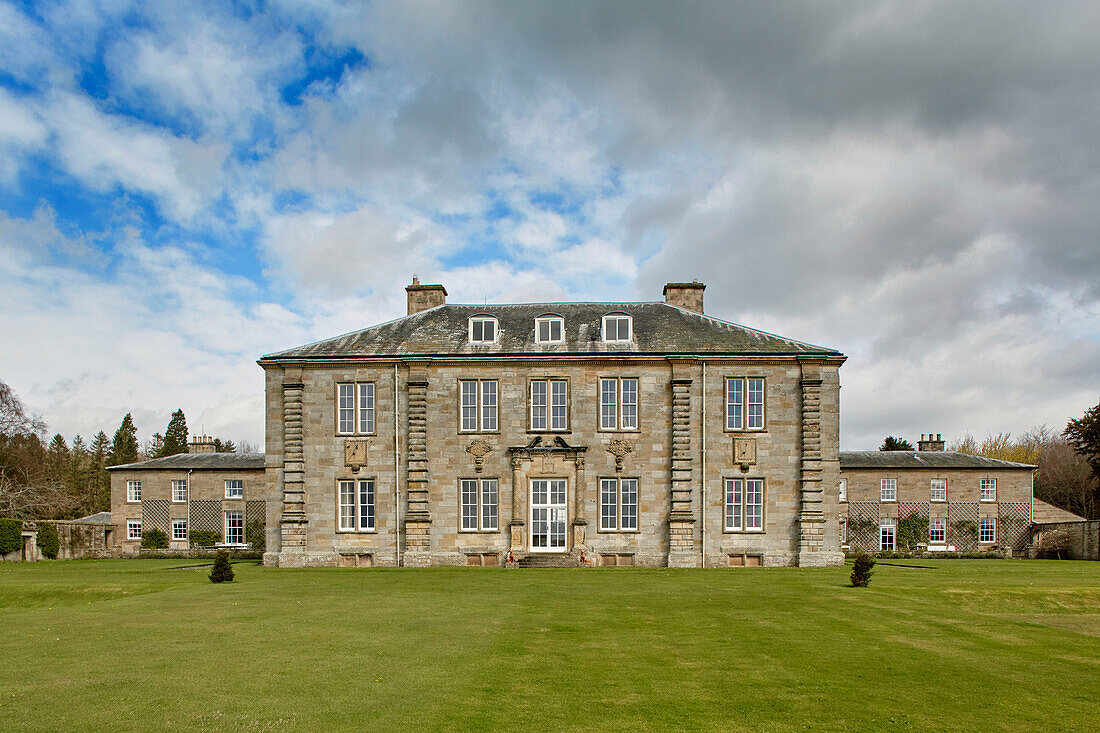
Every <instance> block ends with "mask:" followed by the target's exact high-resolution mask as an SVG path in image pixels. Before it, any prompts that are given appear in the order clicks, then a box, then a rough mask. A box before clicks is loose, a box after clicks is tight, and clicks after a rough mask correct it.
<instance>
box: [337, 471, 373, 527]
mask: <svg viewBox="0 0 1100 733" xmlns="http://www.w3.org/2000/svg"><path fill="white" fill-rule="evenodd" d="M349 496H350V498H351V501H350V502H348V501H347V498H348V497H349ZM377 502H378V486H377V483H376V482H375V480H374V479H373V478H360V479H337V481H336V531H337V532H374V531H375V529H376V526H377V522H378V509H377ZM348 520H350V521H348Z"/></svg>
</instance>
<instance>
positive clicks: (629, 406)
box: [622, 379, 638, 430]
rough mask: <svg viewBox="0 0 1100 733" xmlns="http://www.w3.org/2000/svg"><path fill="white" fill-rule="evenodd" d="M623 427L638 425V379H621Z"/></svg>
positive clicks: (633, 427)
mask: <svg viewBox="0 0 1100 733" xmlns="http://www.w3.org/2000/svg"><path fill="white" fill-rule="evenodd" d="M622 402H623V428H625V429H627V430H633V429H635V428H637V427H638V380H637V379H624V380H622Z"/></svg>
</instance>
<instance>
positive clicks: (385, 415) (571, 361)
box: [259, 279, 845, 567]
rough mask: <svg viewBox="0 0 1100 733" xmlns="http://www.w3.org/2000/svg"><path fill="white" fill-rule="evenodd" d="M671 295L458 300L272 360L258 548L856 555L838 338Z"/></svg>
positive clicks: (356, 562)
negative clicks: (717, 312)
mask: <svg viewBox="0 0 1100 733" xmlns="http://www.w3.org/2000/svg"><path fill="white" fill-rule="evenodd" d="M704 287H705V286H704V285H702V284H701V283H698V282H691V283H669V284H668V285H666V286H665V289H664V295H665V300H664V302H644V303H539V304H501V305H454V304H447V303H446V296H447V291H446V290H445V289H444V288H443V286H441V285H421V284H420V283H419V282H417V281H416V280H415V279H414V280H413V284H412V285H410V286H408V287H407V288H406V291H407V292H408V315H406V316H405V317H403V318H399V319H397V320H394V321H390V322H388V323H383V324H380V325H377V326H372V327H370V328H366V329H363V330H361V331H356V332H354V333H349V334H346V335H343V336H338V337H336V338H333V339H328V340H325V341H319V342H317V343H313V344H309V345H306V346H301V347H299V348H295V349H290V350H288V351H283V352H279V353H276V354H271V355H268V356H265V357H263V358H262V359H260V361H259V363H260V365H261V366H262V367H263V368H264V371H265V374H266V418H267V452H266V456H267V467H266V470H267V473H268V477H267V478H268V485H269V486H270V487H271V491H273V492H274V494H273V495H272V496H271V501H270V502H269V506H271V507H272V509H271V510H270V511H272V512H273V515H272V516H271V517H269V523H268V527H269V530H268V544H267V547H268V552H267V553H266V554H265V555H264V562H265V563H267V564H271V565H279V566H304V565H351V566H369V565H404V566H427V565H496V564H503V563H505V562H506V561H508V560H509V559H511V560H514V561H515V562H517V563H519V564H520V565H521V566H522V565H531V566H545V565H565V566H569V565H580V564H582V563H583V564H589V565H651V566H661V565H668V566H675V567H699V566H701V565H705V566H707V567H720V566H721V567H725V566H753V565H831V564H840V563H841V562H843V556H842V554H841V551H840V533H839V506H838V503H837V494H836V491H835V488H836V486H837V484H838V481H839V479H840V469H839V462H838V450H839V443H840V440H839V390H840V383H839V373H838V371H839V368H840V365H841V364H842V363H843V362H844V359H845V357H844V356H843V355H842V354H841V353H840V352H838V351H835V350H833V349H827V348H823V347H820V346H814V345H812V344H807V343H803V342H800V341H794V340H791V339H787V338H783V337H780V336H775V335H772V334H769V333H764V332H762V331H756V330H753V329H751V328H746V327H744V326H740V325H737V324H735V323H730V322H728V321H724V320H719V319H717V318H713V317H711V316H708V315H704V314H703V290H704Z"/></svg>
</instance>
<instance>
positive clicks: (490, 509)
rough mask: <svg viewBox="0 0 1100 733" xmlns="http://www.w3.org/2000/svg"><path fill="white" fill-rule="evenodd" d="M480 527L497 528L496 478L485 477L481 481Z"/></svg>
mask: <svg viewBox="0 0 1100 733" xmlns="http://www.w3.org/2000/svg"><path fill="white" fill-rule="evenodd" d="M481 528H482V529H496V528H497V482H496V479H485V480H483V481H482V482H481Z"/></svg>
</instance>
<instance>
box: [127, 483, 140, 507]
mask: <svg viewBox="0 0 1100 733" xmlns="http://www.w3.org/2000/svg"><path fill="white" fill-rule="evenodd" d="M126 501H127V503H129V504H136V503H138V502H140V501H141V481H140V480H139V479H130V480H128V481H127V482H126Z"/></svg>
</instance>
